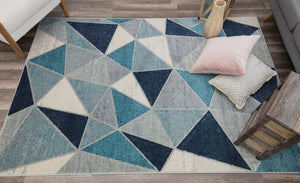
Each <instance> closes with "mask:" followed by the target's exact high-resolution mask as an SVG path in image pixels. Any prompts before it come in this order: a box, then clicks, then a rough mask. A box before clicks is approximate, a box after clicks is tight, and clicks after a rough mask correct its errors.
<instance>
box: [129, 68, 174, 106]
mask: <svg viewBox="0 0 300 183" xmlns="http://www.w3.org/2000/svg"><path fill="white" fill-rule="evenodd" d="M171 71H172V70H170V69H168V70H157V71H145V72H134V75H135V77H136V79H137V80H138V82H139V83H140V85H141V87H142V89H143V90H144V93H145V94H146V96H147V98H148V100H149V102H150V104H151V105H153V103H154V102H155V100H156V98H157V96H158V95H159V93H160V90H161V88H162V87H163V86H164V84H165V82H166V80H167V79H168V77H169V75H170V73H171Z"/></svg>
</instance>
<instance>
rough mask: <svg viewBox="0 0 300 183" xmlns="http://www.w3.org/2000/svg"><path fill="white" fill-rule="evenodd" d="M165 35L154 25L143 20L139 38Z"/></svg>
mask: <svg viewBox="0 0 300 183" xmlns="http://www.w3.org/2000/svg"><path fill="white" fill-rule="evenodd" d="M161 35H163V34H162V33H161V32H160V31H158V30H157V29H155V28H154V27H153V26H152V25H150V24H148V23H147V22H146V21H145V20H142V23H141V26H140V30H139V33H138V38H139V39H140V38H146V37H154V36H161Z"/></svg>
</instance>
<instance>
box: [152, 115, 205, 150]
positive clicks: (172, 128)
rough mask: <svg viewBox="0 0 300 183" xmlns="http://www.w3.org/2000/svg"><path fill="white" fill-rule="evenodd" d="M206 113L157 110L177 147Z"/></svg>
mask: <svg viewBox="0 0 300 183" xmlns="http://www.w3.org/2000/svg"><path fill="white" fill-rule="evenodd" d="M204 112H205V111H203V110H157V111H156V114H157V116H158V117H159V119H160V121H161V123H162V125H163V126H164V128H165V129H166V131H167V133H168V134H169V136H170V138H171V140H172V142H173V143H174V146H176V145H178V144H179V143H180V142H181V141H182V140H183V138H184V137H185V136H186V134H187V133H188V132H189V131H190V130H191V129H192V128H193V127H194V126H195V125H196V123H197V122H198V121H199V120H200V117H201V116H202V114H203V113H204Z"/></svg>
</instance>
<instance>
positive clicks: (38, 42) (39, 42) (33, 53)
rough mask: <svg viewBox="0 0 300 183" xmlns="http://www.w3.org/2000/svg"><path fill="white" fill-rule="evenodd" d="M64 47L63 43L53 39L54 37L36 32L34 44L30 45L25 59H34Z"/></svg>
mask: <svg viewBox="0 0 300 183" xmlns="http://www.w3.org/2000/svg"><path fill="white" fill-rule="evenodd" d="M62 45H64V43H63V42H61V41H59V40H57V39H55V38H54V37H52V36H50V35H49V34H47V33H45V32H43V31H41V30H37V32H36V34H35V37H34V42H33V43H32V45H31V48H30V52H29V54H28V56H27V59H28V60H29V59H32V58H34V57H37V56H39V55H41V54H43V53H46V52H49V51H51V50H53V49H55V48H58V47H60V46H62Z"/></svg>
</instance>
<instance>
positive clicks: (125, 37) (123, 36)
mask: <svg viewBox="0 0 300 183" xmlns="http://www.w3.org/2000/svg"><path fill="white" fill-rule="evenodd" d="M133 40H134V38H133V37H132V35H130V34H129V33H128V32H127V31H126V30H125V29H124V28H123V27H121V26H118V27H117V30H116V31H115V33H114V35H113V37H112V39H111V41H110V44H109V46H108V48H107V50H106V55H108V54H110V53H112V52H113V51H115V50H117V49H119V48H121V47H122V46H124V45H126V44H128V43H130V42H131V41H133Z"/></svg>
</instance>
